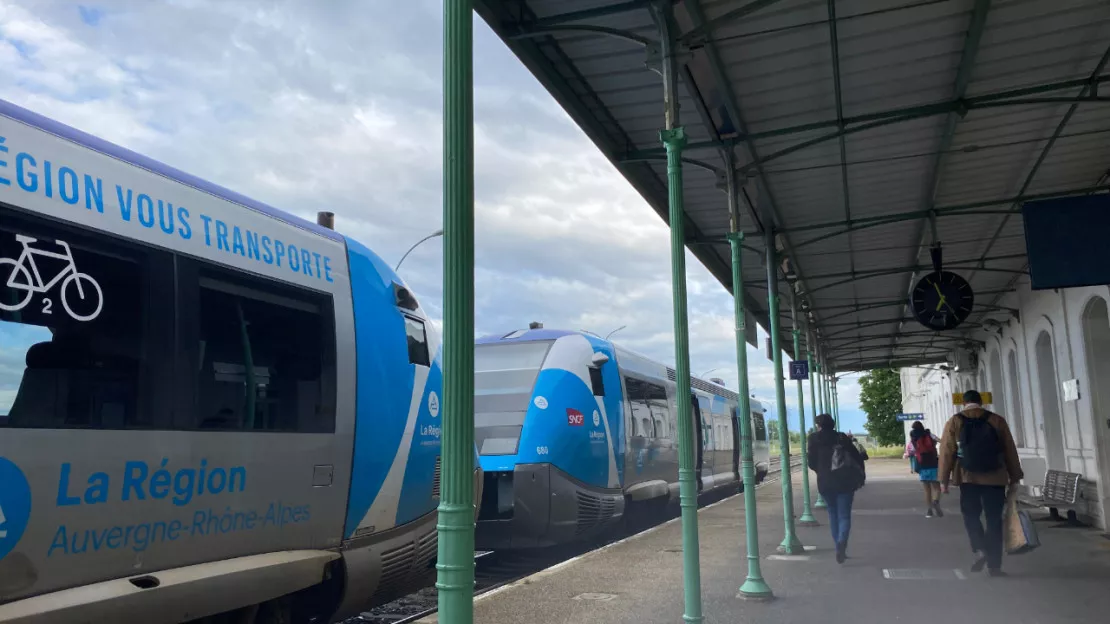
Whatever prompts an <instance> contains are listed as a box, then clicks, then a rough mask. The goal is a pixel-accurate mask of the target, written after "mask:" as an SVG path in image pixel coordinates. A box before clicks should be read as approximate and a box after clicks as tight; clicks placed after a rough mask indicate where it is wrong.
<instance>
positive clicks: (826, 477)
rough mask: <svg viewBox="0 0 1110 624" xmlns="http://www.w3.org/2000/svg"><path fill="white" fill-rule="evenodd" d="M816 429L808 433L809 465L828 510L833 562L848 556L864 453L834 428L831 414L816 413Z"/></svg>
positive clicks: (861, 478)
mask: <svg viewBox="0 0 1110 624" xmlns="http://www.w3.org/2000/svg"><path fill="white" fill-rule="evenodd" d="M814 423H815V424H816V425H817V431H815V432H813V433H811V434H810V435H809V440H808V447H809V469H810V470H812V471H814V472H816V473H817V491H818V492H820V493H821V496H822V497H824V499H825V503H826V504H827V505H828V510H829V528H830V529H831V530H832V537H833V542H834V543H835V544H836V562H837V563H844V560H845V559H847V558H848V536H849V534H850V533H851V531H852V502H853V499H854V498H855V494H856V490H858V489H859V488H860V487H861V486H862V485H863V457H861V456H860V452H859V450H858V449H857V448H856V446H855V445H854V444H852V441H851V440H849V439H848V436H846V435H844V434H843V433H840V432H839V431H837V430H836V424H835V421H834V420H833V417H832V416H830V415H828V414H818V415H817V418H815V419H814Z"/></svg>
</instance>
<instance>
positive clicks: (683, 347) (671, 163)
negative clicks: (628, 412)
mask: <svg viewBox="0 0 1110 624" xmlns="http://www.w3.org/2000/svg"><path fill="white" fill-rule="evenodd" d="M651 7H652V13H653V16H654V18H655V22H656V25H657V26H658V27H659V34H660V42H661V48H662V49H661V51H662V56H663V58H662V63H661V65H662V66H661V68H660V72H659V73H660V74H661V75H662V77H663V109H664V110H663V117H664V126H663V127H664V130H662V131H660V133H659V140H660V141H662V142H663V145H664V146H665V147H666V149H667V191H668V202H669V208H670V210H669V213H668V216H669V219H668V220H669V221H670V226H671V291H672V294H673V307H674V360H675V366H674V367H675V386H676V389H675V394H676V397H677V398H676V399H675V402H676V403H677V404H678V497H679V506H680V508H681V510H682V578H683V585H684V595H685V598H686V604H685V610H684V612H683V614H682V619H683V620H684V621H686V622H691V623H695V624H696V623H700V622H701V621H702V613H701V562H700V553H699V551H698V549H699V546H698V484H697V481H696V477H695V474H694V470H695V463H694V444H695V441H694V416H693V404H692V395H691V394H690V329H689V327H688V325H687V317H686V228H685V219H686V214H685V212H684V210H683V206H682V199H683V196H682V148H683V147H684V146H685V145H686V132H685V130H684V129H683V127H682V126H681V125H679V108H678V97H679V95H678V64H677V62H676V59H675V49H674V31H675V22H674V6H673V5H672V4H671V2H670V1H669V0H660V1H659V2H657V3H653V4H652V5H651Z"/></svg>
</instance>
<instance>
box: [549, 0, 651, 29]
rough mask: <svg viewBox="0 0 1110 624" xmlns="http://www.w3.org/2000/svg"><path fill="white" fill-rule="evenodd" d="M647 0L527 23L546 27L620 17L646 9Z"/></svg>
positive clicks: (585, 10) (633, 0)
mask: <svg viewBox="0 0 1110 624" xmlns="http://www.w3.org/2000/svg"><path fill="white" fill-rule="evenodd" d="M648 4H650V3H649V2H648V0H632V1H631V2H620V3H618V4H610V5H608V6H600V7H595V8H593V9H583V10H581V11H568V12H567V13H559V14H557V15H549V16H547V17H540V18H536V19H535V20H532V21H530V22H528V24H529V25H531V26H537V27H541V28H542V27H546V26H557V25H559V24H566V23H569V22H581V21H583V20H588V19H594V18H596V17H611V16H613V15H620V14H621V13H628V12H629V11H635V10H637V9H646V8H647V7H648Z"/></svg>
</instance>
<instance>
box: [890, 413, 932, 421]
mask: <svg viewBox="0 0 1110 624" xmlns="http://www.w3.org/2000/svg"><path fill="white" fill-rule="evenodd" d="M894 419H895V420H897V421H898V422H906V421H907V420H925V414H895V415H894Z"/></svg>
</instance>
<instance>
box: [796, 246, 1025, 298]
mask: <svg viewBox="0 0 1110 624" xmlns="http://www.w3.org/2000/svg"><path fill="white" fill-rule="evenodd" d="M1023 258H1025V254H1023V253H1021V254H1006V255H1003V256H993V257H990V258H986V260H987V261H988V262H990V261H995V260H1019V259H1023ZM977 260H982V258H966V259H964V258H961V259H960V260H951V261H950V262H952V264H963V263H965V262H976V261H977ZM925 269H929V270H931V269H932V265H925V264H911V265H908V266H901V267H886V268H879V269H867V270H866V271H837V272H835V273H820V274H817V275H810V276H809V279H810V281H816V280H821V279H832V278H836V277H853V278H864V277H869V276H873V275H890V274H892V273H902V272H904V271H921V270H925ZM903 303H904V302H903Z"/></svg>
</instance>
